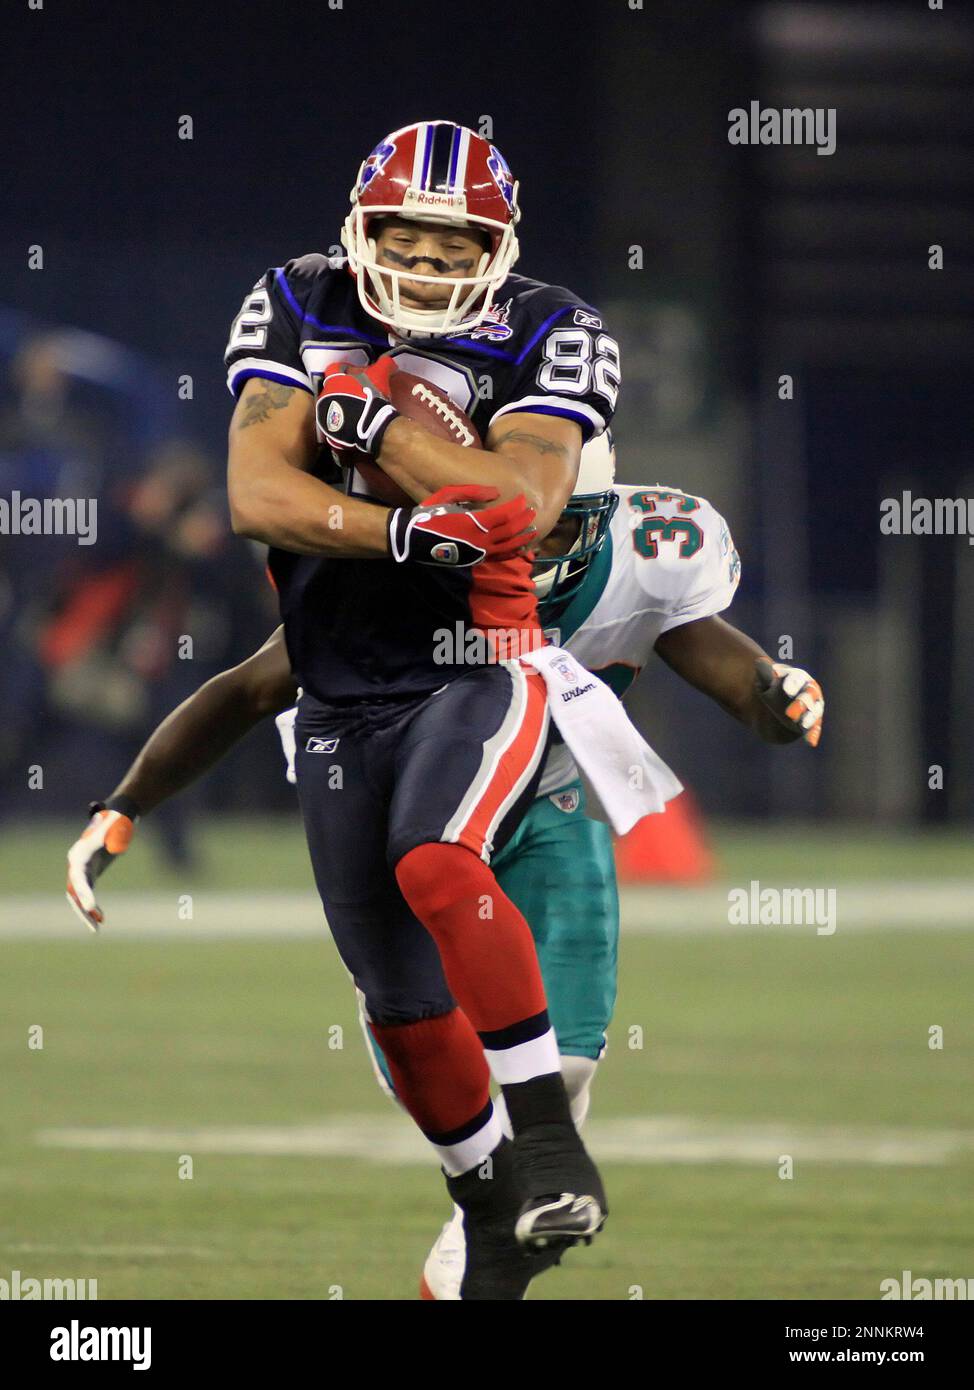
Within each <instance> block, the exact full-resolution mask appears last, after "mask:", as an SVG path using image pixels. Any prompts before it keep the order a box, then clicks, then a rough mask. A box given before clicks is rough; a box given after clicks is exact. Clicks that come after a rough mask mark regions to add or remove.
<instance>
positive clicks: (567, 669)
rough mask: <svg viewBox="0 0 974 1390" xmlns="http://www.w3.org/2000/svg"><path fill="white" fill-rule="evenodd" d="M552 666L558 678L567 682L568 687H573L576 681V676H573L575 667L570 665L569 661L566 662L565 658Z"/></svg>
mask: <svg viewBox="0 0 974 1390" xmlns="http://www.w3.org/2000/svg"><path fill="white" fill-rule="evenodd" d="M552 664H553V666H554V669H555V670H556V671H557V672H558V674H559V676H561V678H562V680H563V681H567V682H568V684H569V685H574V684H575V682H576V681H577V680H578V676H577V675H576V674H575V667H574V666H573V665H572V664H571V662H570V661H567V660H566V659H565V658H563V657H561V658H559V659H558V660H557V661H555V662H553V663H552Z"/></svg>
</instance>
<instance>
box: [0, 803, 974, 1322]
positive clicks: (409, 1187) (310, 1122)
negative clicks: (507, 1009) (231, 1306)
mask: <svg viewBox="0 0 974 1390" xmlns="http://www.w3.org/2000/svg"><path fill="white" fill-rule="evenodd" d="M72 829H73V827H72ZM68 838H70V836H68V837H67V838H66V836H65V834H64V833H63V832H62V831H61V830H60V829H57V828H55V829H52V830H50V831H49V832H45V833H44V834H43V835H40V836H38V835H34V836H32V837H30V839H27V838H26V837H24V839H23V840H22V841H20V842H17V841H16V840H14V839H12V838H11V837H7V839H6V841H5V843H4V845H3V847H2V849H0V884H2V885H3V888H4V899H5V901H4V913H5V916H6V919H7V920H8V921H10V920H11V919H12V918H19V919H21V927H22V926H23V921H22V918H23V916H24V915H25V914H26V915H27V916H28V918H29V916H30V914H31V913H32V912H35V911H38V912H39V911H40V910H41V909H40V908H39V907H38V902H39V899H38V898H37V897H36V895H38V894H45V893H46V892H47V889H48V885H50V891H51V904H52V907H51V910H52V911H53V910H54V909H53V904H54V903H55V902H56V900H57V897H58V895H59V893H60V861H61V857H62V855H63V850H64V848H65V846H66V843H67V840H68ZM716 843H717V848H718V850H719V852H720V854H721V858H722V863H723V865H724V867H725V869H726V872H727V875H728V877H729V879H730V881H736V882H746V881H747V880H748V879H749V878H751V877H761V878H762V879H763V880H765V881H768V882H770V881H773V880H774V879H775V878H777V879H778V880H780V881H792V882H803V883H816V882H823V883H827V882H835V883H839V884H841V883H843V882H850V883H851V882H856V883H858V884H860V885H861V884H862V883H863V882H869V881H874V882H875V883H876V885H877V890H878V888H879V887H881V886H882V885H883V884H884V883H886V882H887V880H889V879H891V878H895V879H906V878H908V879H910V880H912V881H913V882H914V885H916V883H920V884H921V885H922V883H923V882H924V881H928V882H929V883H931V884H934V883H943V882H944V881H945V880H950V881H952V882H954V883H955V884H956V886H957V889H958V891H960V892H963V891H966V890H970V893H971V898H972V902H974V885H972V884H971V883H965V876H969V875H970V863H969V858H970V856H969V850H968V848H967V846H966V844H965V843H964V841H963V839H962V837H960V836H957V837H953V838H952V837H934V836H931V837H925V838H919V839H918V838H915V837H914V838H911V839H910V840H909V841H906V840H900V841H897V839H896V838H895V837H891V836H888V835H882V834H878V833H877V834H871V835H864V834H858V835H856V834H853V833H852V832H851V831H849V830H838V829H836V830H833V831H831V832H830V831H819V832H816V833H814V834H811V835H809V836H805V837H803V836H800V835H798V834H796V833H795V831H794V829H790V830H789V831H788V832H786V833H782V834H781V835H780V836H775V835H768V834H767V833H759V832H757V831H754V830H750V829H746V828H742V827H723V828H719V829H718V831H717V832H716ZM203 854H204V856H205V861H204V862H205V866H206V867H205V869H204V870H203V871H202V872H201V873H200V874H199V875H197V876H196V877H194V878H193V879H192V881H189V882H186V881H183V880H184V878H185V876H183V877H182V878H180V877H178V876H173V875H171V874H168V873H166V872H164V871H161V870H159V869H158V868H157V866H156V865H155V863H154V862H153V858H152V856H151V854H150V853H149V851H148V849H147V848H145V847H141V848H140V849H139V850H136V851H133V852H132V853H131V854H130V856H129V859H128V862H125V863H123V864H120V865H119V866H118V867H117V868H116V869H113V871H112V875H111V877H110V878H109V879H107V880H105V881H104V888H105V891H104V894H103V899H104V906H105V907H106V908H107V910H108V912H109V914H110V913H111V909H112V898H113V894H116V893H118V894H122V893H123V891H124V893H128V894H132V893H145V894H147V895H152V896H153V897H154V898H158V897H159V896H160V895H162V896H163V897H167V896H168V895H170V894H171V893H172V891H173V890H175V889H176V888H178V889H179V890H180V891H196V890H202V889H203V888H206V889H208V890H212V891H214V892H217V893H219V892H220V891H221V890H222V889H226V888H230V887H231V886H232V887H233V888H235V889H238V890H239V889H240V888H245V889H248V890H249V889H253V890H258V889H260V890H263V891H264V892H265V893H267V894H268V902H270V903H273V902H274V896H273V895H274V892H275V891H276V890H280V891H281V893H282V894H283V893H284V891H285V890H286V892H287V893H288V894H293V893H295V892H300V891H302V890H303V889H305V888H306V887H307V885H308V878H309V875H308V870H307V866H306V863H305V860H304V854H303V847H302V844H301V841H300V833H299V831H298V830H297V828H296V827H292V826H289V825H286V824H285V825H281V824H277V825H273V826H270V827H267V828H263V829H262V828H261V827H260V826H258V825H253V824H251V825H248V826H246V827H235V828H233V829H232V830H231V828H228V827H226V826H224V827H221V828H217V829H214V830H213V831H212V832H211V833H210V834H209V835H208V836H206V837H205V838H204V844H203ZM648 892H649V894H650V897H651V893H652V890H648ZM19 893H30V894H32V895H35V896H33V897H31V898H30V899H25V900H22V901H20V902H18V899H17V897H16V896H9V895H16V894H19ZM281 900H282V902H286V901H287V898H285V897H283V896H282V899H281ZM642 901H643V899H642V897H641V896H640V895H635V896H634V897H632V898H630V899H627V913H628V914H629V916H630V917H633V918H634V919H635V918H638V917H639V914H640V911H641V906H640V905H641V903H642ZM649 901H650V898H647V899H646V902H647V904H648V903H649ZM688 901H692V900H690V899H688ZM918 903H919V906H918V908H917V919H916V922H915V924H908V925H906V926H902V925H901V926H900V927H899V928H898V929H897V930H895V931H894V930H889V931H884V930H881V928H882V926H883V922H882V921H881V920H880V921H877V922H876V923H875V926H876V928H877V929H876V930H862V929H857V930H849V931H845V932H844V931H843V930H842V928H841V925H840V929H839V930H838V931H837V932H836V934H835V935H834V936H832V937H828V938H825V937H819V936H817V935H816V934H815V932H814V929H811V930H809V929H808V928H796V927H792V928H785V927H779V928H769V929H765V930H760V929H757V930H755V929H737V930H734V931H727V930H725V931H723V932H720V931H713V932H709V931H706V932H699V933H687V934H681V933H680V932H679V931H664V932H660V931H655V930H652V929H649V930H646V931H645V932H641V933H639V934H633V935H629V936H627V937H624V939H623V943H622V956H623V963H624V968H623V970H622V979H621V987H620V998H619V1004H618V1008H617V1013H616V1021H615V1024H614V1028H613V1032H612V1038H611V1046H610V1050H609V1054H608V1057H607V1058H606V1060H605V1062H604V1063H603V1065H602V1068H601V1070H600V1075H599V1078H598V1081H597V1084H596V1088H595V1096H594V1105H593V1111H592V1120H591V1129H590V1136H591V1143H592V1147H593V1150H594V1151H595V1152H596V1154H598V1153H599V1149H600V1136H601V1142H602V1144H603V1145H604V1146H605V1152H606V1153H611V1152H616V1153H619V1152H620V1148H619V1146H620V1145H621V1150H623V1151H625V1153H626V1154H628V1156H622V1157H615V1158H612V1157H607V1158H606V1159H605V1161H604V1164H603V1167H604V1171H605V1175H606V1179H607V1185H608V1189H609V1194H610V1200H611V1203H612V1217H611V1219H610V1221H609V1223H608V1225H607V1227H606V1230H605V1232H604V1233H603V1235H602V1236H601V1237H600V1238H599V1240H598V1241H597V1242H596V1243H595V1245H594V1246H593V1247H592V1248H591V1249H590V1250H580V1251H573V1252H571V1253H570V1254H569V1255H568V1256H567V1257H566V1259H565V1262H564V1266H563V1267H562V1268H561V1269H560V1270H556V1271H552V1272H551V1273H550V1274H548V1275H546V1276H545V1277H544V1278H543V1279H541V1280H539V1281H538V1282H537V1284H536V1285H535V1286H534V1288H533V1289H532V1291H531V1297H532V1298H540V1299H576V1298H577V1299H626V1298H629V1297H632V1296H633V1293H632V1291H633V1289H634V1287H638V1288H639V1289H640V1290H641V1291H642V1296H643V1297H645V1298H660V1299H672V1298H688V1299H695V1298H741V1299H755V1298H757V1299H775V1298H786V1299H803V1298H826V1297H834V1298H845V1299H876V1298H878V1297H879V1292H880V1290H879V1284H880V1281H881V1280H882V1279H884V1278H888V1277H890V1276H899V1275H900V1274H901V1272H902V1271H903V1270H905V1269H909V1270H911V1271H912V1272H913V1275H914V1277H915V1278H916V1277H921V1276H926V1277H930V1278H933V1277H938V1276H939V1277H953V1278H967V1277H972V1276H974V1234H972V1233H974V1113H972V1112H974V1099H972V1086H971V1080H972V1074H974V1067H972V1062H974V1022H972V1019H971V1009H970V997H971V980H972V973H974V972H972V967H974V933H972V932H971V931H970V930H969V929H964V927H963V925H960V926H955V927H953V928H951V929H938V926H939V924H938V923H937V922H935V921H927V920H926V919H925V916H924V910H923V898H922V892H921V893H920V894H919V896H918ZM58 910H60V909H58ZM64 912H65V914H67V908H66V907H65V908H64ZM271 916H273V914H271ZM972 916H974V914H972ZM68 920H70V918H69V919H68ZM231 925H232V924H231ZM284 925H286V924H285V923H283V922H280V921H273V920H271V921H269V923H268V930H267V934H266V935H264V936H260V937H257V938H246V939H245V938H241V937H235V936H234V935H232V934H228V935H227V936H226V937H223V938H219V939H210V938H206V939H204V938H201V937H194V936H193V935H191V934H187V936H186V938H185V939H180V936H179V933H178V931H176V930H174V931H173V933H172V935H171V937H170V938H169V939H164V940H163V939H142V938H140V937H138V936H134V935H129V936H128V937H127V936H126V934H125V923H124V922H115V923H114V924H113V923H112V921H111V918H110V921H109V926H108V927H107V928H106V930H105V931H104V932H103V933H102V934H101V936H100V937H99V938H97V939H96V938H94V937H90V936H88V935H87V934H86V933H84V931H83V930H82V929H81V927H80V926H79V927H78V928H77V934H76V935H75V936H67V937H65V938H64V939H42V940H37V941H31V940H30V939H29V937H24V936H21V937H20V938H19V939H7V940H4V939H0V1049H2V1056H0V1065H2V1075H3V1091H2V1102H0V1121H2V1131H0V1191H2V1194H3V1197H2V1204H0V1277H9V1271H11V1270H13V1269H19V1270H20V1271H21V1273H22V1276H24V1277H26V1276H28V1275H30V1276H33V1277H38V1278H43V1277H45V1276H47V1277H62V1278H63V1277H76V1278H89V1279H91V1278H95V1279H97V1280H98V1294H99V1297H100V1298H102V1299H111V1298H133V1297H134V1298H172V1299H183V1298H221V1297H240V1298H325V1297H329V1296H334V1291H335V1289H336V1288H340V1289H341V1292H342V1296H344V1297H345V1298H347V1299H363V1298H375V1299H410V1298H413V1297H415V1294H416V1285H417V1279H418V1275H419V1271H420V1269H421V1267H422V1262H423V1259H424V1257H425V1254H426V1251H427V1249H428V1247H429V1244H430V1243H431V1241H432V1238H433V1237H434V1235H435V1234H436V1232H437V1230H438V1228H439V1225H440V1223H441V1222H442V1221H443V1220H444V1219H445V1217H446V1215H447V1214H448V1208H447V1204H446V1202H445V1201H444V1193H443V1190H442V1185H441V1181H440V1179H439V1177H438V1175H437V1172H436V1170H435V1167H434V1165H433V1164H432V1163H425V1162H424V1161H423V1155H422V1153H421V1152H420V1151H419V1149H417V1148H416V1146H415V1145H414V1144H413V1141H412V1136H411V1134H410V1133H409V1132H408V1131H409V1125H408V1122H407V1121H406V1120H405V1119H404V1118H402V1117H400V1116H399V1115H398V1114H397V1113H396V1111H395V1109H394V1108H393V1107H392V1105H391V1103H390V1102H389V1101H388V1100H387V1099H386V1098H385V1097H384V1096H383V1095H381V1094H380V1092H379V1091H378V1089H377V1087H376V1086H375V1084H374V1082H373V1079H372V1076H371V1071H370V1068H369V1065H368V1062H367V1060H366V1058H365V1054H364V1049H363V1046H362V1042H361V1038H360V1035H359V1031H358V1024H357V1019H356V1013H355V1006H354V999H353V997H352V993H351V990H350V987H349V984H348V981H347V979H346V977H345V974H344V971H343V970H342V968H341V965H340V963H339V962H338V960H337V957H336V955H335V952H334V949H333V947H332V946H331V944H330V941H329V940H328V938H327V936H326V935H325V934H324V933H323V934H322V936H321V938H320V939H317V940H316V939H314V938H310V937H309V938H306V939H302V938H296V937H294V938H292V937H289V936H286V935H282V936H281V938H280V939H279V940H276V941H275V940H274V939H273V932H274V930H275V929H276V928H279V927H282V926H284ZM637 925H638V924H637ZM867 925H868V924H867ZM968 925H970V924H968ZM0 933H2V923H0ZM34 1025H40V1026H41V1027H42V1028H43V1030H44V1031H43V1048H42V1049H32V1048H30V1047H29V1046H28V1037H29V1030H30V1028H31V1027H32V1026H34ZM934 1025H937V1026H940V1027H942V1028H943V1030H944V1045H943V1048H942V1050H931V1049H930V1047H929V1046H928V1029H929V1028H930V1027H931V1026H934ZM336 1029H340V1030H341V1034H339V1033H338V1032H336ZM636 1030H642V1037H641V1041H642V1046H641V1047H638V1046H636V1047H631V1046H630V1045H629V1044H630V1041H631V1040H632V1041H634V1042H638V1041H639V1040H640V1036H639V1033H638V1032H637V1031H636ZM338 1042H341V1044H342V1045H341V1046H336V1043H338ZM647 1125H648V1126H649V1129H648V1131H647V1129H646V1126H647ZM640 1126H642V1128H640ZM108 1131H111V1133H108ZM368 1134H371V1135H373V1138H372V1139H371V1140H369V1141H368V1142H367V1141H366V1139H365V1138H364V1137H363V1136H366V1135H368ZM613 1145H615V1146H616V1147H615V1149H613ZM627 1146H628V1148H627ZM633 1146H635V1150H636V1151H638V1152H637V1153H636V1154H635V1156H634V1154H633V1152H631V1151H632V1150H633ZM370 1152H371V1153H372V1154H374V1157H372V1158H368V1157H365V1156H364V1155H365V1154H367V1153H370ZM185 1154H188V1155H190V1156H191V1157H192V1159H193V1176H192V1179H190V1180H186V1179H181V1178H180V1176H179V1161H180V1156H181V1155H185ZM786 1154H787V1155H790V1157H791V1159H792V1161H793V1167H794V1176H793V1177H792V1178H791V1179H783V1178H781V1177H780V1176H779V1160H780V1159H781V1157H782V1156H783V1155H786Z"/></svg>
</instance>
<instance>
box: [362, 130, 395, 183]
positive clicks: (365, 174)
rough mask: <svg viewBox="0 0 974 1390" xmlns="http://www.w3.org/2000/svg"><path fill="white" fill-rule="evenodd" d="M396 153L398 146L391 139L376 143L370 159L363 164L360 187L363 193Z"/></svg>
mask: <svg viewBox="0 0 974 1390" xmlns="http://www.w3.org/2000/svg"><path fill="white" fill-rule="evenodd" d="M395 153H396V147H395V145H394V144H393V143H392V142H391V141H390V140H384V141H383V142H382V144H381V145H376V147H375V149H374V150H373V151H372V153H371V154H370V155H369V157H368V159H367V160H366V161H365V163H364V164H363V165H362V178H361V181H360V183H359V186H358V189H359V192H360V193H363V192H364V191H365V189H366V188H368V186H369V184H370V183H371V182H372V180H373V179H374V178H375V176H376V174H381V172H382V170H383V169H384V168H385V167H386V165H387V164H388V163H389V160H390V159H391V158H392V156H393V155H394V154H395Z"/></svg>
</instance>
